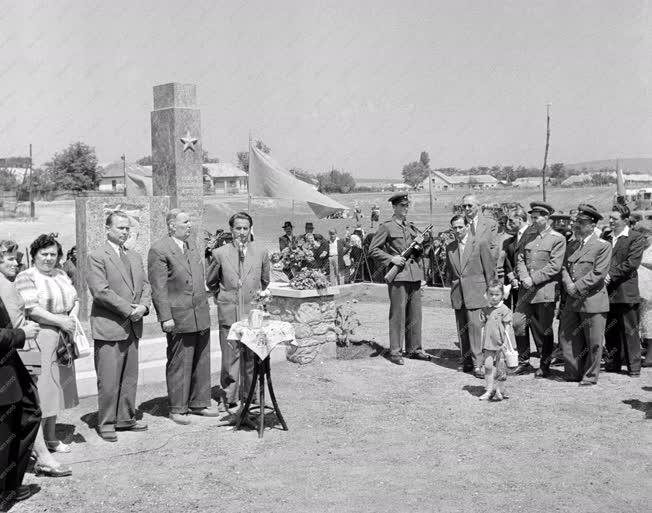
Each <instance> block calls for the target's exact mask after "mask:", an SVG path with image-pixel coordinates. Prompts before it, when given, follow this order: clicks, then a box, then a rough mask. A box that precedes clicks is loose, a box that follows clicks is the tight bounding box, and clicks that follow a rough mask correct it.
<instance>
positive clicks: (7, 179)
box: [0, 168, 18, 191]
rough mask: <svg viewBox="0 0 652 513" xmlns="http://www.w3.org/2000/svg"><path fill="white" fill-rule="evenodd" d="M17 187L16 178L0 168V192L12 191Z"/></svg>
mask: <svg viewBox="0 0 652 513" xmlns="http://www.w3.org/2000/svg"><path fill="white" fill-rule="evenodd" d="M17 186H18V180H16V176H15V175H14V174H13V173H12V172H11V171H9V170H8V169H2V168H0V191H13V190H14V189H16V187H17Z"/></svg>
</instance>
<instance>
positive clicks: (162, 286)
mask: <svg viewBox="0 0 652 513" xmlns="http://www.w3.org/2000/svg"><path fill="white" fill-rule="evenodd" d="M165 221H166V223H167V226H168V232H169V236H168V237H164V238H163V239H161V240H159V241H156V242H155V243H154V244H152V247H151V249H150V250H149V256H148V259H147V264H148V271H149V282H150V284H151V287H152V302H153V303H154V308H156V313H157V314H158V319H159V321H160V323H161V328H162V330H163V331H164V332H165V334H166V337H167V343H168V347H167V357H168V362H167V365H166V368H165V378H166V381H167V388H168V398H169V401H170V418H171V419H172V420H173V421H174V422H176V423H177V424H182V425H186V424H190V418H189V417H188V414H189V413H190V414H194V415H201V416H204V417H217V416H218V415H219V413H218V411H217V408H214V407H211V360H210V335H211V332H210V317H209V313H208V300H207V296H206V285H205V281H204V266H203V264H202V258H203V254H202V253H201V252H200V251H199V250H198V249H197V248H196V246H195V243H194V242H193V241H192V240H191V237H190V234H191V228H192V224H191V222H190V216H189V215H188V214H187V213H186V212H183V211H182V210H179V209H176V208H175V209H173V210H171V211H170V212H169V213H168V215H167V216H166V219H165Z"/></svg>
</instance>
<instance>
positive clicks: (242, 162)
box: [237, 139, 272, 174]
mask: <svg viewBox="0 0 652 513" xmlns="http://www.w3.org/2000/svg"><path fill="white" fill-rule="evenodd" d="M254 146H255V147H256V148H258V149H259V150H260V151H262V152H263V153H267V154H269V153H271V152H272V149H271V148H270V147H269V146H267V145H266V144H265V143H264V142H263V141H261V140H260V139H258V140H257V141H256V142H255V143H254ZM237 157H238V167H239V168H240V169H242V170H243V171H244V172H245V173H247V174H249V152H248V151H239V152H238V153H237Z"/></svg>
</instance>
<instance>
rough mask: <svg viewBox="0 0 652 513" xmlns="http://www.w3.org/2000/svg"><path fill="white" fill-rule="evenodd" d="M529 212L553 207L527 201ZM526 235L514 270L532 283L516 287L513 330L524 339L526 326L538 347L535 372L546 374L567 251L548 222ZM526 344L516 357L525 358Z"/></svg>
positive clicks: (563, 241)
mask: <svg viewBox="0 0 652 513" xmlns="http://www.w3.org/2000/svg"><path fill="white" fill-rule="evenodd" d="M530 208H531V210H530V213H532V212H538V213H540V214H542V215H545V216H550V214H552V213H553V212H554V209H553V208H552V207H551V206H550V205H548V204H546V203H541V202H533V203H530ZM523 237H524V238H525V237H527V238H526V239H525V240H524V241H522V243H521V244H520V245H519V248H518V251H517V253H516V272H517V274H518V279H519V281H520V282H521V284H522V283H523V280H525V279H526V278H530V279H531V280H532V283H533V285H532V286H531V287H530V288H529V289H526V288H525V287H524V286H523V285H521V286H520V287H519V291H518V302H517V305H516V312H515V314H514V331H515V334H516V336H517V341H521V340H525V338H524V335H526V334H527V331H526V330H527V326H528V325H529V326H530V331H531V332H532V338H533V339H534V343H535V344H536V346H537V350H538V351H539V356H540V358H541V363H540V365H539V370H538V371H537V373H536V374H535V376H537V377H543V376H545V375H546V374H547V373H548V371H549V369H550V362H551V359H552V358H551V357H552V350H553V345H554V341H555V337H554V333H553V330H552V323H553V320H554V318H555V301H556V288H557V283H558V281H559V277H560V272H561V268H562V265H563V263H564V254H565V252H566V239H565V237H564V236H563V235H562V234H560V233H558V232H556V231H554V230H553V229H552V228H550V226H548V227H546V229H545V230H543V231H542V232H541V233H539V232H538V231H536V230H528V231H527V232H526V233H525V234H524V235H523ZM529 349H530V348H529V347H527V348H525V347H519V348H518V351H519V356H520V358H519V360H520V361H521V362H527V358H528V357H529V355H528V353H529Z"/></svg>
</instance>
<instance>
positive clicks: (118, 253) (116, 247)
mask: <svg viewBox="0 0 652 513" xmlns="http://www.w3.org/2000/svg"><path fill="white" fill-rule="evenodd" d="M106 242H108V243H109V246H111V247H112V248H113V251H115V254H116V255H118V256H120V246H118V245H117V244H116V243H115V242H111V241H110V240H109V239H106Z"/></svg>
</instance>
